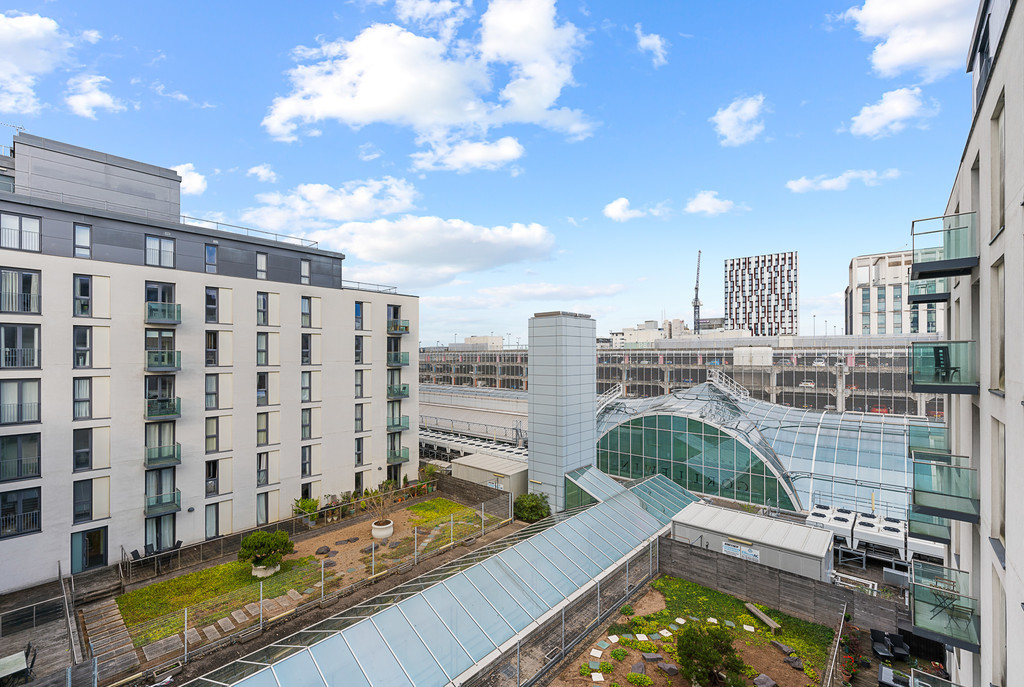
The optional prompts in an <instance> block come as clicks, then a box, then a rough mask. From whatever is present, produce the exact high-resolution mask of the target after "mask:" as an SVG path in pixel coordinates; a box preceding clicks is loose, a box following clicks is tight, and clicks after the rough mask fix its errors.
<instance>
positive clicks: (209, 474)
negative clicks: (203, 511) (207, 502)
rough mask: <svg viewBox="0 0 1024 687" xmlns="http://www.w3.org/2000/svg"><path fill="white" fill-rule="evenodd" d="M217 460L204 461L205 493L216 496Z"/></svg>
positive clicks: (218, 482)
mask: <svg viewBox="0 0 1024 687" xmlns="http://www.w3.org/2000/svg"><path fill="white" fill-rule="evenodd" d="M219 466H220V461H219V460H208V461H206V495H207V496H216V495H217V494H218V493H220V478H219V474H220V473H219V470H218V468H219Z"/></svg>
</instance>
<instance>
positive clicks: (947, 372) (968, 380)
mask: <svg viewBox="0 0 1024 687" xmlns="http://www.w3.org/2000/svg"><path fill="white" fill-rule="evenodd" d="M911 347H912V348H911V351H912V352H911V373H910V374H911V390H912V391H913V392H914V393H938V394H976V393H978V386H979V376H978V354H977V346H976V345H975V342H973V341H929V342H917V341H915V342H913V343H912V344H911Z"/></svg>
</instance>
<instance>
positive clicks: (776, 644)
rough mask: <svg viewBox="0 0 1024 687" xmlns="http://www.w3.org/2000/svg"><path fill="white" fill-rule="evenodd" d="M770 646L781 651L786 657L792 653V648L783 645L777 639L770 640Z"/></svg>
mask: <svg viewBox="0 0 1024 687" xmlns="http://www.w3.org/2000/svg"><path fill="white" fill-rule="evenodd" d="M772 646H773V647H775V648H776V649H778V650H779V651H781V652H782V653H784V654H786V655H787V656H789V655H790V654H791V653H793V647H791V646H790V645H788V644H783V643H782V642H780V641H779V640H777V639H773V640H772Z"/></svg>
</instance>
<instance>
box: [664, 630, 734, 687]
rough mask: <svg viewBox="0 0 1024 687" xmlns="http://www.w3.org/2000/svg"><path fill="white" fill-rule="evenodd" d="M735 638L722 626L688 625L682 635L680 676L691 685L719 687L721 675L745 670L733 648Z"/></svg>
mask: <svg viewBox="0 0 1024 687" xmlns="http://www.w3.org/2000/svg"><path fill="white" fill-rule="evenodd" d="M732 639H733V635H732V633H731V632H730V631H729V630H727V629H725V628H724V627H719V626H718V625H700V624H697V623H688V624H687V625H686V627H684V628H683V630H682V632H680V633H679V640H678V644H677V651H678V654H679V672H680V673H681V674H682V675H683V677H685V678H686V679H687V680H689V681H690V682H699V683H700V684H702V685H716V684H719V682H720V681H719V678H718V674H719V673H725V674H726V675H730V674H734V673H739V672H740V671H741V670H743V661H742V660H741V659H740V656H739V654H738V653H737V652H736V649H735V648H734V647H733V645H732Z"/></svg>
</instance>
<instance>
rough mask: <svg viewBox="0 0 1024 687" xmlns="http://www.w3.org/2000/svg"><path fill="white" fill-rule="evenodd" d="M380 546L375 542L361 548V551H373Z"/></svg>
mask: <svg viewBox="0 0 1024 687" xmlns="http://www.w3.org/2000/svg"><path fill="white" fill-rule="evenodd" d="M378 548H380V545H379V544H377V542H373V543H372V544H370V545H369V546H364V547H363V548H361V549H359V553H373V552H374V551H376V550H377V549H378Z"/></svg>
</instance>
